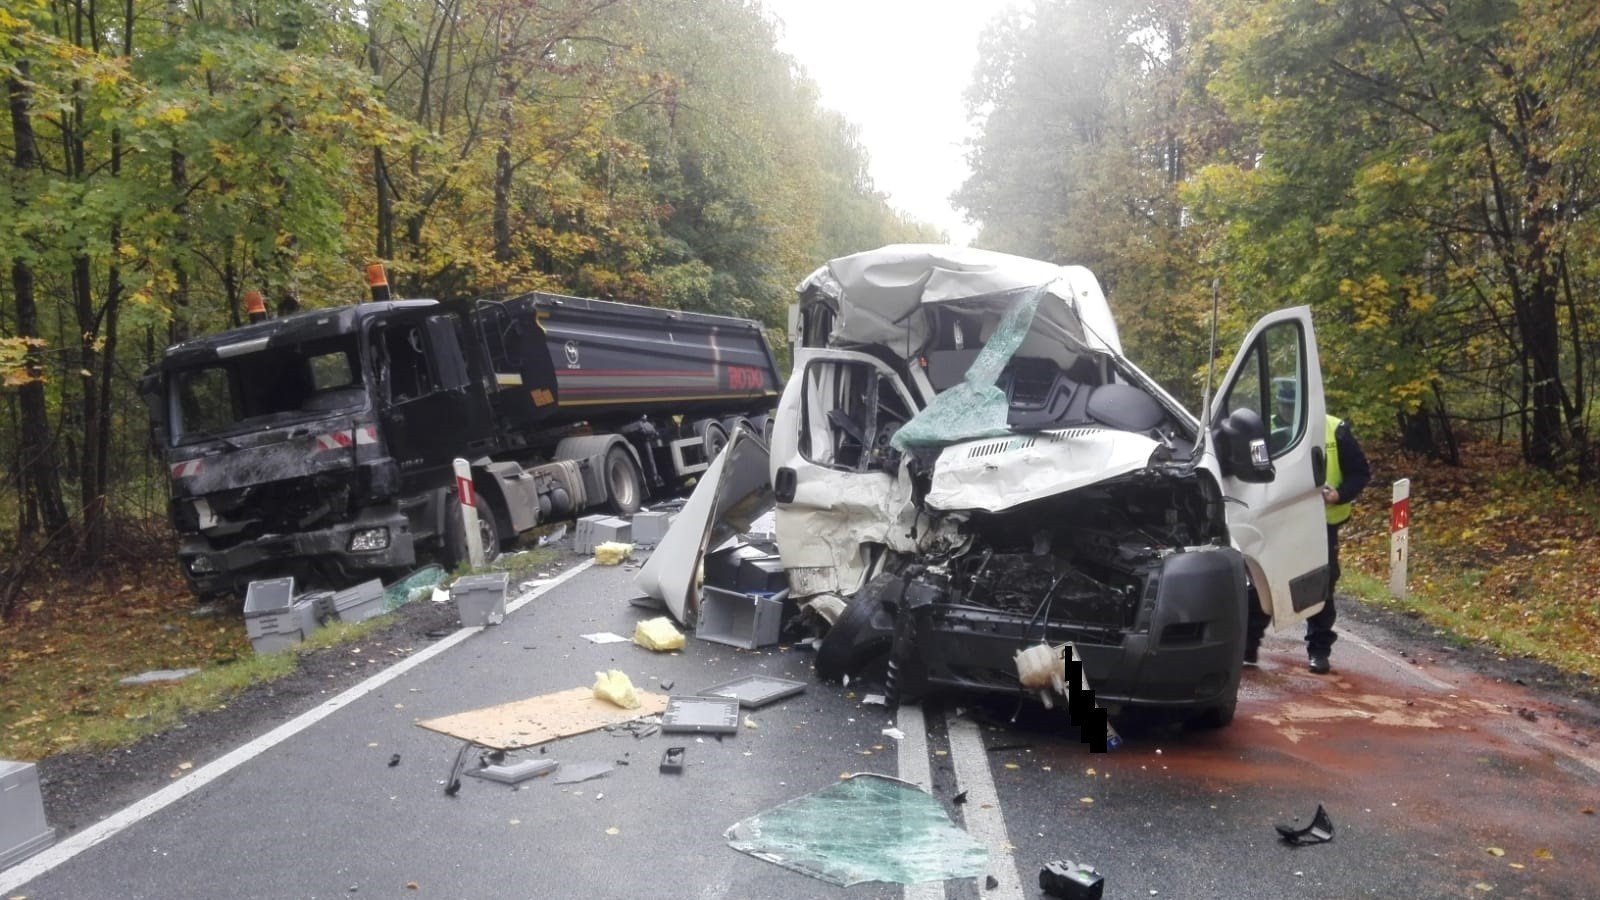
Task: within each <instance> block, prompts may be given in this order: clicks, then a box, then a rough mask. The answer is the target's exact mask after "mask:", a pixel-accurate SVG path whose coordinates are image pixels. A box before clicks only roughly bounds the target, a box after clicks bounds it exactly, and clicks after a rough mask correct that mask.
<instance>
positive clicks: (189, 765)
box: [178, 762, 194, 772]
mask: <svg viewBox="0 0 1600 900" xmlns="http://www.w3.org/2000/svg"><path fill="white" fill-rule="evenodd" d="M178 768H180V769H182V770H183V771H185V772H187V771H189V770H190V769H192V768H194V763H192V762H181V763H178Z"/></svg>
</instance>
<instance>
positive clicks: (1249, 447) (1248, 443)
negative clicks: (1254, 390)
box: [1212, 407, 1278, 484]
mask: <svg viewBox="0 0 1600 900" xmlns="http://www.w3.org/2000/svg"><path fill="white" fill-rule="evenodd" d="M1212 437H1213V438H1214V439H1215V442H1216V446H1217V462H1218V464H1219V465H1220V466H1221V467H1222V474H1223V475H1225V476H1227V477H1230V478H1237V479H1239V480H1240V481H1247V482H1250V483H1252V484H1265V483H1267V482H1269V481H1271V480H1272V479H1274V478H1276V477H1277V474H1278V473H1277V470H1276V469H1275V468H1274V467H1273V465H1272V455H1271V453H1270V452H1269V450H1268V448H1267V423H1266V422H1264V421H1262V419H1261V414H1260V413H1258V412H1256V411H1255V410H1253V409H1250V408H1248V407H1243V408H1240V409H1236V410H1234V411H1233V412H1232V413H1229V414H1228V417H1227V418H1226V419H1223V420H1222V421H1221V422H1220V423H1218V425H1217V427H1216V429H1215V431H1214V432H1213V434H1212Z"/></svg>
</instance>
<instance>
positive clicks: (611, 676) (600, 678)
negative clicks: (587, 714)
mask: <svg viewBox="0 0 1600 900" xmlns="http://www.w3.org/2000/svg"><path fill="white" fill-rule="evenodd" d="M594 695H595V696H596V697H599V698H600V699H602V700H607V701H609V702H611V703H614V704H616V705H617V706H620V707H622V708H623V709H638V708H639V695H638V693H637V692H636V691H634V689H633V682H632V681H629V680H628V676H627V675H626V674H624V673H623V672H622V671H621V670H619V669H610V670H608V671H605V672H596V673H594Z"/></svg>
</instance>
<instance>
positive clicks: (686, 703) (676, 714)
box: [661, 697, 739, 734]
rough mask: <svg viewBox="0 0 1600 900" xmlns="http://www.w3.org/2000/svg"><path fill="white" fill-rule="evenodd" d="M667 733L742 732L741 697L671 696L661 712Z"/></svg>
mask: <svg viewBox="0 0 1600 900" xmlns="http://www.w3.org/2000/svg"><path fill="white" fill-rule="evenodd" d="M661 731H662V732H663V733H665V734H679V733H684V732H700V733H706V734H738V733H739V701H738V700H737V699H735V698H733V697H669V698H668V699H667V709H666V711H665V712H663V713H662V714H661Z"/></svg>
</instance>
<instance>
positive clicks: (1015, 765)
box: [1006, 763, 1022, 769]
mask: <svg viewBox="0 0 1600 900" xmlns="http://www.w3.org/2000/svg"><path fill="white" fill-rule="evenodd" d="M1006 768H1008V769H1020V768H1022V767H1021V766H1019V765H1017V764H1016V763H1006Z"/></svg>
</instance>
